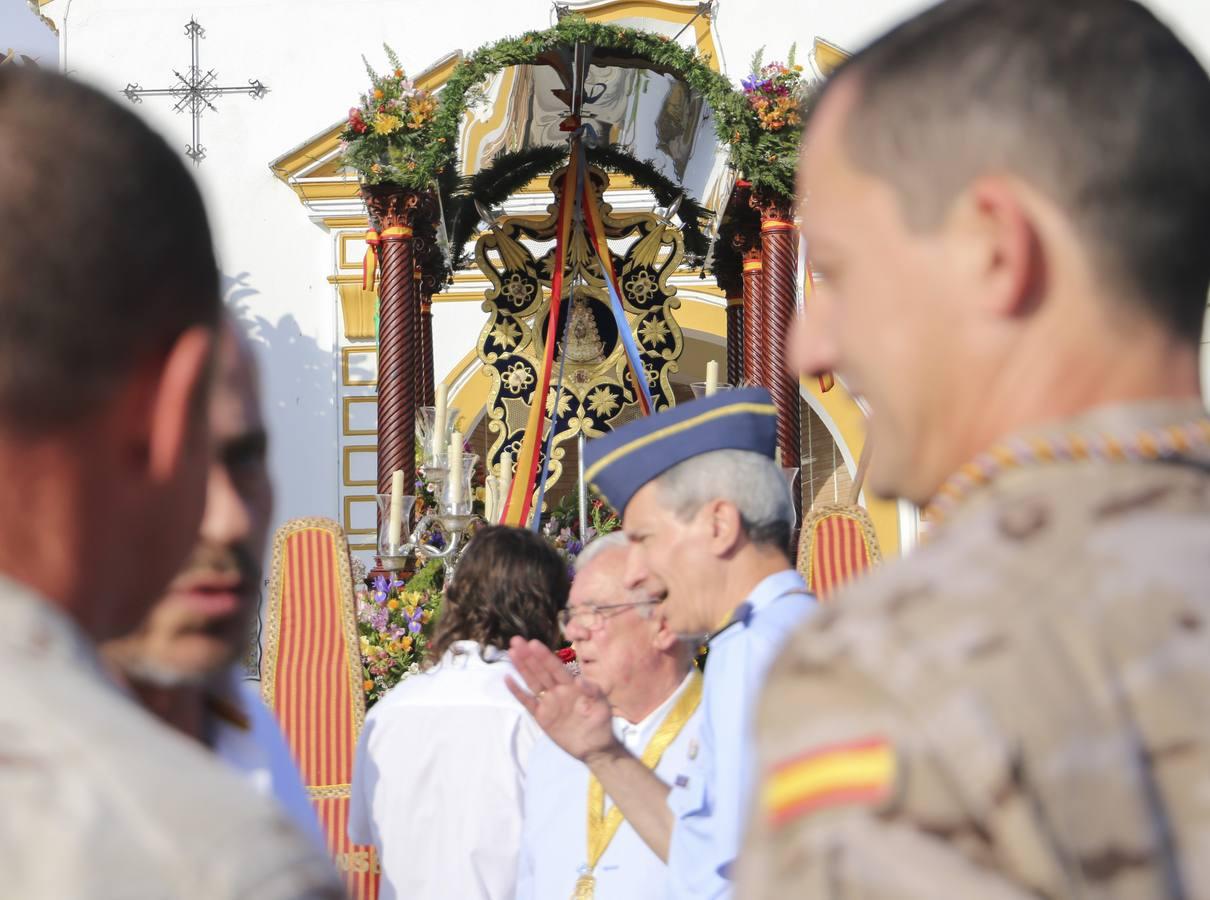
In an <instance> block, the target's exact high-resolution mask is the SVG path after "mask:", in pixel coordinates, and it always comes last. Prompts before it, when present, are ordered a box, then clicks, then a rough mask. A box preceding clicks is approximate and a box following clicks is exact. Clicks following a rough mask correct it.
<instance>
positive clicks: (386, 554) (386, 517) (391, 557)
mask: <svg viewBox="0 0 1210 900" xmlns="http://www.w3.org/2000/svg"><path fill="white" fill-rule="evenodd" d="M377 498H378V512H379V515H378V560H379V564H380V565H381V566H382V568H384V569H386V570H388V571H391V572H398V571H400V570H402V569H403V568H404V566H405V564H406V563H407V561H408V559H409V558H411V556H412V554H413V551H414V549H415V546H414V544H413V542H412V532H411V526H412V511H413V510H414V509H415V507H416V498H415V497H414V496H411V495H410V494H405V495H404V496H403V497H401V498H400V507H399V529H398V533H396V534H392V533H391V532H392V528H391V495H390V494H378V495H377Z"/></svg>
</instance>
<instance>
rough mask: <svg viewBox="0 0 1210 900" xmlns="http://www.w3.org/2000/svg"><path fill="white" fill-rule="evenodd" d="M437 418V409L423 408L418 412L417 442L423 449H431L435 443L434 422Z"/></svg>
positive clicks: (431, 407) (432, 407) (433, 407)
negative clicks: (433, 442)
mask: <svg viewBox="0 0 1210 900" xmlns="http://www.w3.org/2000/svg"><path fill="white" fill-rule="evenodd" d="M436 418H437V407H435V406H421V407H420V408H419V409H417V410H416V440H417V441H418V442H419V444H420V446H421V447H424V448H426V450H427V448H429V447H430V446H431V445H432V441H433V421H434V420H435V419H436Z"/></svg>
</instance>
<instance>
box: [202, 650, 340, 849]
mask: <svg viewBox="0 0 1210 900" xmlns="http://www.w3.org/2000/svg"><path fill="white" fill-rule="evenodd" d="M258 688H259V684H258V683H256V682H249V681H246V680H244V679H243V678H240V677H239V676H238V675H236V674H234V673H233V674H232V678H231V684H230V686H229V689H228V696H229V697H230V698H231V699H232V700H233V701H234V703H235V704H236V705H237V707H238V709H239V711H240V712H241V713H243V715H244V716H245V717H246V719H247V722H246V727H245V726H243V725H240V724H238V723H236V722H232V721H229V720H228V719H225V718H222V717H221V716H215V717H214V726H213V730H212V731H211V739H212V743H213V748H214V752H215V754H216V755H217V756H218V758H219V759H221V760H222V761H223V762H224V763H226V764H227V765H228V766H230V767H231V768H232V769H234V770H235V771H236V772H237V773H238V774H239V776H240V777H241V778H243V779H244V780H245V781H246V782H248V783H249V784H250V785H252V787H253V789H254V790H255V791H256V792H257V793H258V794H260V795H261V796H262V797H271V798H272V799H274V800H276V801H277V804H278V805H279V806H280V807H281V808H282V811H283V812H285V814H286V815H287V816H288V817H289V819H290V821H292V822H293V823H294V825H295V827H296V828H297V829H298V830H299V831H301V832H302V833H303V834H305V835H306V836H307V837H309V838H311V840H312V841H313V842H314V843H315V846H316V848H318V849H319V850H320V851H321V852H322V853H324V854H326V853H327V852H328V849H327V841H326V840H325V838H324V833H323V829H322V828H321V827H320V825H319V819H317V818H316V816H315V807H314V806H313V805H312V804H311V798H310V797H309V796H307V789H306V788H305V787H304V786H303V783H302V776H301V775H300V774H299V772H298V766H296V765H295V764H294V757H293V756H292V755H291V753H290V747H289V745H287V744H286V739H285V736H284V735H283V734H282V732H281V726H280V725H278V724H277V719H276V717H274V715H273V712H272V711H271V710H270V709H269V707H267V706H265V703H264V701H263V700H262V699H261V694H260V690H259V689H258Z"/></svg>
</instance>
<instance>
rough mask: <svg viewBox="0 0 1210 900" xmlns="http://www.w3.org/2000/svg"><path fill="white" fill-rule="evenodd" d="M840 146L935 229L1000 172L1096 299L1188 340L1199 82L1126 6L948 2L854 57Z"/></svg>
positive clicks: (1208, 85)
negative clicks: (1046, 210) (1041, 211)
mask: <svg viewBox="0 0 1210 900" xmlns="http://www.w3.org/2000/svg"><path fill="white" fill-rule="evenodd" d="M846 83H847V84H848V85H849V86H851V87H852V86H855V87H856V98H855V102H854V103H853V104H852V108H851V110H850V112H849V115H848V124H847V129H846V132H847V133H846V145H847V149H848V151H849V153H850V155H851V158H852V160H853V161H854V163H856V164H857V165H858V166H860V167H862V168H864V169H866V170H867V171H869V172H871V173H872V174H875V175H878V176H879V177H881V178H884V179H886V180H887V181H889V182H890V183H891V184H892V185H893V186H894V187H895V189H896V190H897V192H898V193H899V195H900V198H901V201H902V206H903V215H904V219H905V221H907V222H908V223H909V224H911V225H912V226H914V227H917V228H922V229H924V228H931V227H933V226H935V225H936V224H937V223H938V222H939V221H940V220H941V218H942V216H943V215H944V214H945V213H946V211H947V210H948V209H949V208H950V204H951V203H952V202H953V201H954V199H955V198H956V197H957V196H958V195H959V194H960V193H961V192H962V191H963V190H964V189H965V188H966V187H967V186H968V185H969V184H970V183H971V182H972V181H973V180H974V179H975V178H977V177H978V176H980V175H984V174H1002V173H1011V174H1012V175H1015V176H1017V177H1019V178H1021V179H1023V180H1024V181H1026V182H1028V183H1030V184H1031V185H1032V186H1033V187H1034V188H1035V189H1037V190H1038V191H1040V192H1041V193H1042V194H1044V195H1046V196H1048V197H1049V198H1050V199H1051V200H1052V201H1053V202H1055V203H1056V204H1057V205H1058V206H1059V207H1060V208H1062V209H1063V210H1064V212H1065V213H1066V215H1067V216H1069V217H1070V219H1071V220H1072V222H1073V224H1074V226H1075V227H1076V229H1077V230H1078V231H1079V232H1080V233H1081V235H1082V236H1083V237H1084V239H1085V250H1086V252H1087V253H1088V255H1089V256H1090V258H1091V260H1092V264H1093V265H1094V266H1095V267H1096V268H1097V269H1099V270H1100V271H1101V272H1103V273H1104V277H1103V281H1104V284H1105V286H1106V288H1107V291H1106V293H1107V294H1109V295H1111V296H1115V297H1117V298H1125V299H1128V300H1130V301H1132V302H1135V303H1139V304H1143V305H1145V306H1146V307H1147V308H1148V310H1149V311H1150V312H1151V313H1152V314H1153V315H1154V316H1155V317H1156V318H1157V319H1158V320H1160V321H1161V322H1163V323H1164V324H1166V325H1167V326H1168V327H1169V328H1170V329H1171V330H1172V331H1173V332H1174V333H1175V334H1177V335H1180V336H1182V337H1184V338H1186V339H1187V340H1189V341H1191V342H1197V341H1199V340H1200V336H1201V331H1202V322H1203V315H1204V312H1205V304H1206V294H1207V289H1208V288H1210V254H1207V253H1206V252H1205V248H1204V245H1205V240H1206V235H1207V234H1210V164H1208V163H1207V160H1210V78H1207V75H1206V72H1205V70H1204V69H1203V68H1202V67H1201V65H1200V64H1199V63H1198V61H1197V60H1196V59H1195V58H1194V56H1193V55H1192V53H1190V51H1189V50H1188V49H1187V48H1186V47H1185V46H1184V45H1183V44H1182V43H1181V41H1180V40H1179V39H1178V38H1177V36H1176V35H1175V34H1173V32H1172V31H1171V30H1170V29H1169V28H1168V27H1167V26H1165V25H1163V24H1162V23H1161V22H1159V21H1158V20H1157V19H1156V18H1155V16H1154V15H1153V14H1152V13H1151V12H1150V11H1149V10H1148V9H1146V8H1145V7H1144V6H1142V5H1141V4H1139V3H1137V2H1133V0H950V2H947V3H943V4H941V5H939V6H936V7H934V8H932V9H930V10H927V11H925V12H924V13H922V14H921V15H919V16H917V17H915V18H913V19H910V20H909V21H907V22H905V23H904V24H903V25H901V26H899V27H898V28H896V29H894V30H893V31H891V32H890V33H888V34H887V35H885V36H884V37H882V38H880V39H879V40H878V41H876V42H875V43H873V44H872V45H870V46H869V47H868V48H866V49H865V50H863V51H862V52H860V53H859V54H857V55H856V56H855V57H853V58H852V60H851V61H850V62H849V63H848V64H847V65H846V66H845V67H844V68H842V69H841V70H840V72H839V73H838V74H837V75H836V76H834V79H833V81H832V83H831V84H830V86H829V87H828V88H827V89H826V90H825V97H826V95H827V93H828V92H830V91H832V90H834V89H835V88H836V87H837V86H839V85H842V84H846Z"/></svg>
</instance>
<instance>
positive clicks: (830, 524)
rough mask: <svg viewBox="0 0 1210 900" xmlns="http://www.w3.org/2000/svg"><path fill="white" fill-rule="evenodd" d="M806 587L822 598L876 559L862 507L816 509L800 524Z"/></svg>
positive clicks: (867, 522) (872, 530) (876, 555)
mask: <svg viewBox="0 0 1210 900" xmlns="http://www.w3.org/2000/svg"><path fill="white" fill-rule="evenodd" d="M802 540H803V543H804V545H805V550H806V552H805V553H804V554H803V556H805V557H806V560H805V561H806V568H807V571H806V578H807V588H808V590H810V591H811V592H812V593H813V594H815V596H817V597H819V598H820V599H821V600H826V599H827V598H828V596H829V595H831V594H832V593H833V592H835V591H836V590H838V589H840V588H841V587H843V586H844V585H845V584H847V583H848V582H849V581H852V580H853V578H855V577H856V576H857V575H859V574H861V573H862V572H864V571H865V570H866V569H868V568H870V566H871V565H873V564H874V563H875V562H877V561H878V558H879V553H878V547H877V541H876V539H875V538H874V528H873V523H871V522H870V521H869V515H868V514H867V513H866V511H865V510H864V509H862V508H861V507H843V506H830V507H822V508H820V509H819V510H816V511H815V512H814V513H813V514H812V515H811V516H809V517H808V519H807V522H806V524H805V525H804V527H803V538H802Z"/></svg>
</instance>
